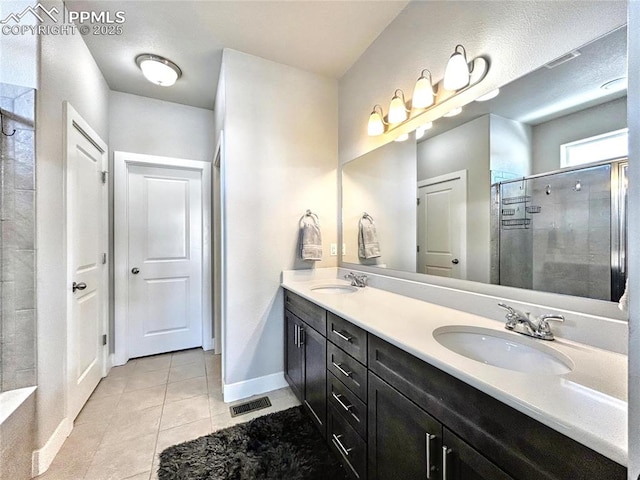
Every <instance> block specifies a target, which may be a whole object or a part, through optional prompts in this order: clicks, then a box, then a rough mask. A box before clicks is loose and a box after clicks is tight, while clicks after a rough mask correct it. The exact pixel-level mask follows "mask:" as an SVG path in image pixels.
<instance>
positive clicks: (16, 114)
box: [0, 83, 36, 391]
mask: <svg viewBox="0 0 640 480" xmlns="http://www.w3.org/2000/svg"><path fill="white" fill-rule="evenodd" d="M0 108H2V114H3V117H4V130H5V132H7V133H11V132H12V131H13V130H14V129H15V131H16V132H15V134H14V135H13V136H10V137H8V136H5V135H2V134H0V153H1V161H2V164H1V170H0V220H1V226H2V235H1V237H0V257H1V283H0V298H1V299H2V309H1V311H0V339H1V341H0V361H1V363H0V390H1V391H5V390H12V389H15V388H21V387H27V386H32V385H35V384H36V311H35V173H34V166H35V163H34V161H35V138H34V125H35V90H33V89H30V88H24V87H17V86H13V85H7V84H2V83H0Z"/></svg>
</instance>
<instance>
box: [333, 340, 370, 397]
mask: <svg viewBox="0 0 640 480" xmlns="http://www.w3.org/2000/svg"><path fill="white" fill-rule="evenodd" d="M327 370H329V371H330V372H331V373H333V374H334V375H335V376H336V377H337V378H338V379H339V380H340V381H341V382H342V383H344V384H345V385H346V386H347V387H349V389H350V390H351V391H352V392H353V393H355V394H356V395H357V396H358V397H359V398H360V400H362V401H363V402H365V403H366V401H367V367H365V366H364V365H362V364H361V363H360V362H358V361H357V360H356V359H355V358H353V357H352V356H351V355H348V354H346V353H345V352H343V351H342V350H340V349H339V348H338V347H336V346H335V345H334V344H333V343H331V342H327Z"/></svg>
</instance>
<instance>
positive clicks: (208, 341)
mask: <svg viewBox="0 0 640 480" xmlns="http://www.w3.org/2000/svg"><path fill="white" fill-rule="evenodd" d="M213 347H214V340H213V338H205V339H204V340H203V341H202V349H203V350H204V351H208V350H213Z"/></svg>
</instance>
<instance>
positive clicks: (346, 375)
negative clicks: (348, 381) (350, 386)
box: [331, 362, 353, 377]
mask: <svg viewBox="0 0 640 480" xmlns="http://www.w3.org/2000/svg"><path fill="white" fill-rule="evenodd" d="M331 363H333V366H334V367H336V368H337V369H338V370H339V371H340V373H341V374H343V375H344V376H345V377H350V376H351V374H352V373H353V372H351V371H349V372H347V371H346V370H345V369H344V368H342V364H341V363H336V362H331Z"/></svg>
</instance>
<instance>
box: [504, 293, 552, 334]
mask: <svg viewBox="0 0 640 480" xmlns="http://www.w3.org/2000/svg"><path fill="white" fill-rule="evenodd" d="M498 306H499V307H502V308H504V309H505V310H506V311H507V314H506V315H505V318H506V319H507V323H505V325H504V328H506V329H507V330H513V331H514V332H516V333H521V334H522V335H527V336H529V337H534V338H539V339H540V340H553V339H554V336H553V333H552V332H551V327H550V326H549V320H554V321H556V322H564V317H563V316H562V315H556V314H553V313H550V314H545V315H540V316H539V317H538V318H536V319H532V318H531V314H530V313H529V312H521V311H520V310H516V309H515V308H513V307H512V306H510V305H507V304H506V303H502V302H500V303H498Z"/></svg>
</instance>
